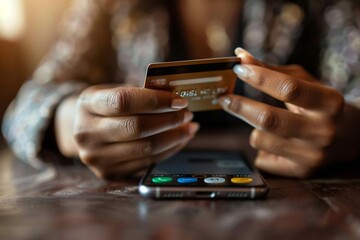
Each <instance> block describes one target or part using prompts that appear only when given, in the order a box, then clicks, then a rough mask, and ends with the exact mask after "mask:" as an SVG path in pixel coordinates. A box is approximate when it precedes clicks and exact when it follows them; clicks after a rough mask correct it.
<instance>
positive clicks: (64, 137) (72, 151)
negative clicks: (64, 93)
mask: <svg viewBox="0 0 360 240" xmlns="http://www.w3.org/2000/svg"><path fill="white" fill-rule="evenodd" d="M76 100H77V96H70V97H68V98H66V99H64V100H63V101H62V102H61V103H60V105H59V106H58V108H57V110H56V112H55V124H54V127H55V131H54V132H55V138H56V142H57V145H58V148H59V150H60V152H61V154H62V155H64V156H65V157H77V156H78V147H77V144H76V142H75V139H74V136H73V127H74V120H75V110H76Z"/></svg>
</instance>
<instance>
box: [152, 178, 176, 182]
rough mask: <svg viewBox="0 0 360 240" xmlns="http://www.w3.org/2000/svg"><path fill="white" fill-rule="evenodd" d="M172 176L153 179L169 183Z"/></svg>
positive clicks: (153, 180)
mask: <svg viewBox="0 0 360 240" xmlns="http://www.w3.org/2000/svg"><path fill="white" fill-rule="evenodd" d="M171 181H172V178H171V177H154V178H153V179H152V182H153V183H168V182H171Z"/></svg>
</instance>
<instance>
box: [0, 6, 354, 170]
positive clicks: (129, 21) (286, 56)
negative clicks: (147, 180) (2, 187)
mask: <svg viewBox="0 0 360 240" xmlns="http://www.w3.org/2000/svg"><path fill="white" fill-rule="evenodd" d="M174 2H176V1H168V0H152V1H140V0H138V1H136V0H75V1H74V4H73V6H72V7H71V8H70V9H69V10H68V11H67V12H66V14H65V16H64V19H63V21H62V22H61V24H60V32H59V37H58V40H57V41H56V42H55V43H54V44H53V46H52V48H51V50H50V51H49V52H48V54H47V55H46V56H45V57H44V59H43V62H42V63H41V64H40V66H39V67H38V68H37V69H36V71H35V72H34V74H33V77H32V79H30V80H29V81H28V82H26V83H25V84H24V85H23V86H22V88H21V90H20V91H19V93H18V96H17V97H16V99H15V100H14V101H13V102H12V104H11V105H10V106H9V108H8V110H7V113H6V115H5V117H4V121H3V125H2V130H3V134H4V136H5V138H6V139H7V141H8V143H9V145H10V146H11V147H12V149H13V151H14V153H15V154H16V155H17V156H18V157H19V158H20V159H22V160H24V161H26V162H28V163H29V164H31V165H32V166H34V167H36V168H41V167H43V166H44V162H46V160H48V161H49V159H51V161H53V160H55V159H61V158H62V157H61V154H60V153H59V151H58V150H57V148H56V144H55V140H54V137H53V125H52V124H53V117H54V112H55V110H56V107H57V106H58V104H59V102H61V101H62V99H64V98H66V97H68V96H70V95H73V94H78V93H79V92H81V91H82V90H83V89H84V88H86V87H87V86H89V85H92V84H100V83H108V82H118V83H129V84H132V85H134V86H142V84H143V83H142V81H143V79H144V76H145V71H146V66H147V65H148V64H149V63H151V62H157V61H170V60H180V59H188V58H189V57H188V56H189V55H188V53H187V51H186V48H185V47H184V46H183V43H182V33H181V30H180V29H181V28H180V26H181V24H180V22H179V21H178V19H177V12H176V8H175V7H174V5H175V4H174ZM359 13H360V2H359V1H357V0H341V1H340V0H332V1H324V0H317V1H310V0H308V1H300V0H298V1H296V0H267V1H265V0H244V4H243V10H242V14H241V18H240V20H239V23H238V29H239V30H238V34H237V35H236V37H234V39H231V43H230V45H229V49H228V52H226V53H223V55H227V56H230V55H232V49H234V48H235V47H237V46H240V47H243V48H245V49H247V50H248V51H250V52H251V53H252V54H253V55H255V56H256V57H257V58H259V59H261V60H263V61H266V62H268V63H272V64H300V65H302V66H303V67H305V68H306V69H307V70H308V71H309V72H310V73H312V74H313V75H315V76H316V77H318V78H319V79H321V80H322V81H323V82H324V83H325V84H328V85H330V86H332V87H334V88H336V89H338V90H339V91H341V92H343V94H344V96H345V98H346V100H347V101H348V102H349V103H351V104H353V105H355V106H357V107H360V14H359ZM239 91H242V92H243V94H246V95H248V96H250V97H255V98H259V97H261V94H259V92H257V91H255V90H254V89H251V88H250V87H248V86H242V90H239ZM217 114H218V113H217ZM214 116H215V115H212V117H211V118H214V119H216V117H214ZM224 116H225V115H224V114H223V115H221V114H220V115H218V117H219V118H220V120H224V121H226V117H224ZM219 118H218V119H217V121H218V120H219Z"/></svg>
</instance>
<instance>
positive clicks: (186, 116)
mask: <svg viewBox="0 0 360 240" xmlns="http://www.w3.org/2000/svg"><path fill="white" fill-rule="evenodd" d="M193 117H194V114H193V113H192V112H185V113H184V123H187V122H190V121H191V120H192V119H193Z"/></svg>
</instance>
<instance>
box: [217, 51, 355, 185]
mask: <svg viewBox="0 0 360 240" xmlns="http://www.w3.org/2000/svg"><path fill="white" fill-rule="evenodd" d="M235 52H236V54H237V56H238V57H240V58H241V61H242V63H241V65H238V66H236V67H235V68H234V71H235V73H236V74H237V75H238V77H239V78H240V79H242V80H243V81H244V82H246V83H247V84H249V85H251V86H253V87H255V88H256V89H258V90H260V91H262V92H264V93H266V94H269V95H270V96H272V97H274V98H276V99H278V100H281V101H283V102H284V103H285V104H286V107H287V109H282V108H278V107H274V106H270V105H267V104H265V103H261V102H257V101H255V100H252V99H249V98H246V97H243V96H237V95H227V96H222V97H221V98H220V104H221V105H222V107H223V109H224V110H225V111H227V112H229V113H230V114H232V115H235V116H236V117H238V118H240V119H243V120H244V121H246V122H247V123H249V124H250V125H252V126H253V127H254V128H255V129H254V130H253V132H252V134H251V136H250V144H251V145H252V146H253V147H254V148H256V149H258V150H259V151H258V155H257V158H256V160H255V164H256V166H257V167H258V168H260V169H262V170H265V171H267V172H270V173H274V174H279V175H283V176H292V177H301V178H303V177H308V176H310V175H311V174H312V173H313V172H314V171H316V170H318V169H319V168H321V167H323V166H325V165H328V164H330V163H333V162H336V161H344V162H346V161H349V160H354V159H356V158H359V157H360V150H359V149H360V147H359V146H360V134H359V131H360V110H359V109H358V108H355V107H353V106H351V105H349V104H347V103H345V101H344V98H343V96H342V95H341V94H340V93H339V92H338V91H336V90H334V89H332V88H329V87H326V86H324V85H321V84H320V83H319V82H318V81H316V79H314V77H312V76H311V75H310V74H309V73H307V72H306V71H305V69H304V68H302V67H300V66H295V65H291V66H269V65H266V64H264V63H262V62H259V61H258V60H256V59H255V58H254V57H252V56H251V55H250V54H249V53H248V52H246V51H245V50H243V49H237V50H236V51H235Z"/></svg>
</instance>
